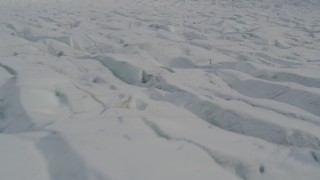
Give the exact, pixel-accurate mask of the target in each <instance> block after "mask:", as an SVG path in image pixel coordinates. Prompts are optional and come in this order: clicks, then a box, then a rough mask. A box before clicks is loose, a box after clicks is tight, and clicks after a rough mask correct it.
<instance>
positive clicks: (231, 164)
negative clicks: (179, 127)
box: [141, 117, 249, 180]
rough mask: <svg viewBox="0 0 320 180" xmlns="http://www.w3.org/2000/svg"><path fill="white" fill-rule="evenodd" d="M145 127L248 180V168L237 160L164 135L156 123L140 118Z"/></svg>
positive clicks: (187, 141) (194, 142)
mask: <svg viewBox="0 0 320 180" xmlns="http://www.w3.org/2000/svg"><path fill="white" fill-rule="evenodd" d="M141 119H142V120H143V121H144V123H145V124H146V126H148V127H149V128H150V129H151V130H152V131H153V132H154V133H155V134H156V135H157V136H159V137H160V138H162V139H165V140H168V141H180V142H185V143H188V144H190V145H192V146H195V147H197V148H199V149H201V151H203V152H205V153H206V154H207V155H208V156H210V158H211V159H212V160H213V161H214V162H215V163H217V164H219V165H220V166H221V167H222V168H224V169H227V170H229V171H230V170H231V171H232V172H234V173H235V174H236V175H237V176H238V177H239V178H241V179H243V180H248V179H249V167H248V165H245V164H244V163H242V162H241V161H240V160H238V159H234V158H230V157H226V156H223V155H221V154H220V153H218V152H214V151H213V150H212V149H210V148H208V147H206V146H204V145H202V144H200V143H198V142H196V141H193V140H191V139H187V138H176V137H172V136H171V135H169V134H168V133H166V132H165V131H164V130H163V129H161V128H160V127H159V126H158V125H157V124H156V123H154V122H152V121H150V120H148V119H146V118H145V117H143V118H141Z"/></svg>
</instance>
